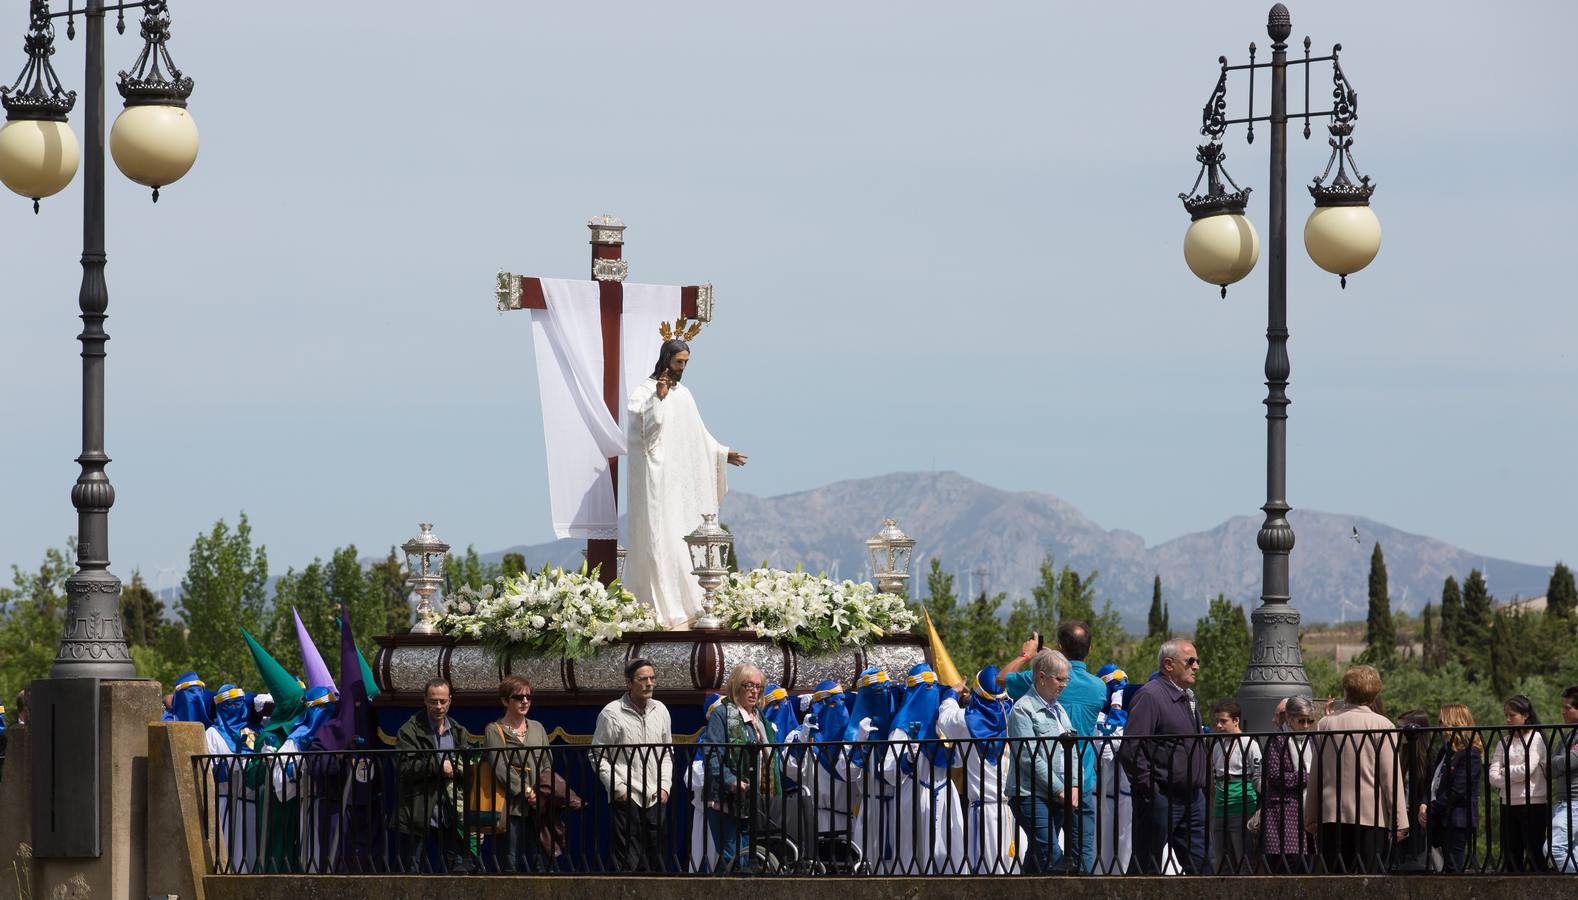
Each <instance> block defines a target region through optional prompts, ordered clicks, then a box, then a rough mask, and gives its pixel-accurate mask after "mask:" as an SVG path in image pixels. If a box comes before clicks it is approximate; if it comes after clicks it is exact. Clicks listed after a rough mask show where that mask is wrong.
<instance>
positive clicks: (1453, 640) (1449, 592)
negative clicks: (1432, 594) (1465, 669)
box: [1441, 575, 1463, 660]
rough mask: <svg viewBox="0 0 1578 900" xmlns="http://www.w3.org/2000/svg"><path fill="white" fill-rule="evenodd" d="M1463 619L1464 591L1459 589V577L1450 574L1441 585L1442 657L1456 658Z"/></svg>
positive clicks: (1460, 639)
mask: <svg viewBox="0 0 1578 900" xmlns="http://www.w3.org/2000/svg"><path fill="white" fill-rule="evenodd" d="M1462 621H1463V593H1462V592H1461V591H1459V590H1458V586H1457V579H1456V578H1453V577H1452V576H1451V575H1448V576H1447V578H1446V582H1445V583H1443V584H1442V585H1441V651H1442V659H1443V660H1445V659H1448V658H1455V657H1456V655H1457V648H1458V644H1459V643H1460V642H1461V641H1462V636H1461V634H1459V631H1458V629H1459V626H1460V624H1461V623H1462Z"/></svg>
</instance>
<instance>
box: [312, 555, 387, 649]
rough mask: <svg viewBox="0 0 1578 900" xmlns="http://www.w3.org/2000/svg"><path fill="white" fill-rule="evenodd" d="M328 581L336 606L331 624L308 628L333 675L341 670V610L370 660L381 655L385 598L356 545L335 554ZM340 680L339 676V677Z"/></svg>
mask: <svg viewBox="0 0 1578 900" xmlns="http://www.w3.org/2000/svg"><path fill="white" fill-rule="evenodd" d="M324 577H325V578H326V579H327V581H328V591H329V600H330V601H331V602H332V603H333V609H331V610H330V613H331V615H330V616H329V619H328V620H327V621H318V622H308V623H307V628H308V629H309V630H310V631H311V632H312V636H313V638H314V639H315V640H317V641H319V642H320V643H319V644H318V649H319V651H321V652H322V653H323V655H324V658H325V659H326V660H327V661H328V664H329V668H330V670H331V671H338V670H339V665H340V664H339V662H338V661H337V656H338V654H339V647H340V610H341V609H342V608H343V609H346V610H349V611H350V614H351V631H352V632H353V633H354V634H355V635H356V646H357V648H358V649H359V650H361V651H362V655H363V656H365V657H367V658H368V659H369V660H370V659H372V658H373V656H374V655H375V654H377V652H378V641H377V640H376V638H377V637H378V635H379V634H380V633H381V631H380V629H381V628H382V627H383V623H384V603H383V597H382V596H380V595H379V593H378V590H377V586H376V585H375V584H374V583H373V581H372V580H371V579H370V578H369V577H368V572H367V570H366V569H364V568H362V562H361V559H360V557H359V555H358V554H357V551H356V545H355V544H348V545H346V546H344V547H341V548H339V549H338V550H335V551H334V555H333V556H331V557H329V565H328V567H327V568H326V569H325V571H324ZM336 677H338V676H336Z"/></svg>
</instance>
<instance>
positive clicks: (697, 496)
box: [624, 320, 745, 628]
mask: <svg viewBox="0 0 1578 900" xmlns="http://www.w3.org/2000/svg"><path fill="white" fill-rule="evenodd" d="M699 324H700V323H696V324H695V325H693V326H692V327H691V329H690V331H688V332H685V331H684V330H683V320H682V321H681V322H679V323H676V327H675V328H674V329H673V331H669V329H668V327H667V323H665V324H664V332H665V334H664V337H665V338H668V339H667V340H665V341H664V342H663V347H662V349H661V350H660V351H659V352H658V361H657V366H656V367H655V368H653V370H652V375H651V377H649V378H647V380H645V381H643V382H642V383H641V384H640V385H639V386H638V387H637V388H636V389H635V390H634V391H632V392H631V394H630V397H629V398H628V399H629V406H628V410H627V411H628V413H629V414H628V415H627V416H626V417H625V422H626V425H625V428H626V432H627V434H626V436H627V438H628V443H629V447H630V450H629V454H630V455H629V460H630V462H629V465H630V497H629V507H630V536H629V540H630V552H629V557H628V561H627V563H626V566H625V578H624V584H625V587H626V588H627V589H628V590H629V591H630V592H631V593H632V594H634V595H635V596H636V597H637V598H638V599H641V600H643V601H645V602H646V603H648V604H650V605H651V606H652V608H653V609H654V610H655V611H656V612H657V619H658V621H659V622H661V623H663V625H665V626H667V627H669V628H684V627H685V626H687V625H689V624H690V623H691V622H692V621H694V620H695V618H696V616H697V615H698V614H699V612H700V610H701V598H702V591H701V585H700V584H698V583H697V581H696V578H695V576H694V575H692V574H691V571H690V570H691V563H690V553H689V551H688V549H687V547H686V545H685V535H687V534H689V533H690V532H691V531H694V530H695V528H696V526H697V525H700V524H701V516H702V514H703V513H716V512H717V511H718V505H719V504H721V503H722V502H723V495H724V492H725V491H727V490H728V486H727V480H726V478H725V476H724V468H723V466H724V463H728V464H730V465H735V466H743V465H745V454H743V453H740V452H737V451H734V450H730V449H729V448H728V447H725V446H724V445H722V444H720V443H718V441H717V439H716V438H714V437H713V436H712V434H711V433H710V432H709V431H707V426H706V425H704V424H702V421H701V413H700V412H698V411H697V409H696V401H695V398H693V397H692V396H691V393H690V391H689V390H687V389H686V388H685V386H684V385H682V384H680V380H681V379H682V378H683V377H684V375H685V367H686V366H687V365H688V364H689V363H690V345H689V344H687V343H686V342H685V340H684V338H685V337H694V336H695V333H696V330H697V327H698V326H699Z"/></svg>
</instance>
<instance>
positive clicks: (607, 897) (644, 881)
mask: <svg viewBox="0 0 1578 900" xmlns="http://www.w3.org/2000/svg"><path fill="white" fill-rule="evenodd" d="M204 881H205V882H206V889H207V900H277V898H280V897H288V898H290V900H427V898H433V897H441V898H443V900H520V898H522V897H552V898H553V900H690V898H704V897H705V898H714V897H748V898H750V900H809V898H818V897H828V898H836V900H850V898H857V897H858V898H860V900H958V898H961V897H969V896H971V895H972V894H974V895H977V896H990V897H991V900H1047V898H1049V897H1055V896H1057V895H1058V894H1060V893H1063V892H1069V893H1072V894H1074V895H1076V896H1078V897H1079V900H1223V898H1224V897H1262V896H1274V897H1276V898H1277V900H1405V898H1418V900H1479V898H1490V897H1557V896H1566V897H1571V896H1575V895H1578V881H1575V880H1574V879H1573V878H1572V876H1560V875H1553V876H1547V877H1543V878H1531V877H1522V878H1510V877H1508V878H1503V877H1498V876H1483V877H1481V876H1472V875H1459V876H1430V875H1426V876H1403V877H1390V878H1387V877H1380V878H1371V877H1365V876H1358V875H1353V876H1330V877H1320V878H1294V877H1254V876H1238V877H1224V878H1167V877H1138V876H1125V877H1119V878H1089V877H1080V876H1064V877H1039V878H1027V877H1017V878H1016V877H1000V878H957V877H947V878H944V877H934V878H663V877H659V878H641V877H626V878H619V877H593V876H580V877H560V876H551V877H503V876H471V877H461V878H447V877H409V876H397V875H379V876H355V877H352V876H336V875H318V876H313V877H301V876H294V877H293V876H288V875H261V876H260V875H253V876H237V875H214V876H209V877H208V878H206V879H204Z"/></svg>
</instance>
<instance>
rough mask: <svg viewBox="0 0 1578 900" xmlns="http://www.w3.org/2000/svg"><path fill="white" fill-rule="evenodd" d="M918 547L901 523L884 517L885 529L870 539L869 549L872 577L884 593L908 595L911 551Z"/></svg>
mask: <svg viewBox="0 0 1578 900" xmlns="http://www.w3.org/2000/svg"><path fill="white" fill-rule="evenodd" d="M914 550H915V539H914V538H912V537H910V536H909V535H907V534H905V533H904V532H903V531H900V530H899V523H898V522H897V521H895V520H893V519H884V520H883V522H882V530H881V531H879V532H877V533H876V535H875V536H873V537H871V538H868V539H867V540H866V552H867V553H869V554H870V555H871V576H872V578H873V580H875V581H876V582H877V590H878V591H881V592H882V593H884V594H896V595H898V596H900V597H905V596H908V590H909V580H910V554H911V553H912V552H913V551H914Z"/></svg>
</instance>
